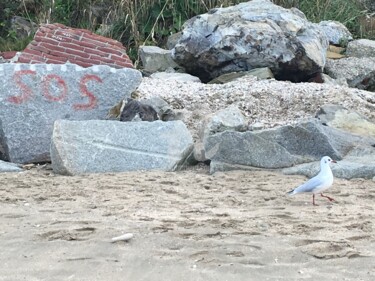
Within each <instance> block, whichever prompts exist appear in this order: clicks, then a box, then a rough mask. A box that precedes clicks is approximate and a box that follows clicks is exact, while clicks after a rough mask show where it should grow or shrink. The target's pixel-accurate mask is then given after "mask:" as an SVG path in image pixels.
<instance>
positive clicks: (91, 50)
mask: <svg viewBox="0 0 375 281" xmlns="http://www.w3.org/2000/svg"><path fill="white" fill-rule="evenodd" d="M83 51H84V52H86V53H88V54H91V55H97V56H100V57H107V58H108V57H109V56H110V54H108V53H104V52H102V51H99V50H95V49H89V48H84V49H83Z"/></svg>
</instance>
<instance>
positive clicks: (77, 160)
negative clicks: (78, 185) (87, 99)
mask: <svg viewBox="0 0 375 281" xmlns="http://www.w3.org/2000/svg"><path fill="white" fill-rule="evenodd" d="M192 148H193V139H192V137H191V135H190V132H189V131H188V129H187V128H186V126H185V124H184V123H183V122H181V121H171V122H162V121H155V122H118V121H108V120H107V121H103V120H91V121H67V120H58V121H56V122H55V126H54V130H53V137H52V145H51V158H52V167H53V170H54V171H55V172H56V173H59V174H67V175H77V174H84V173H104V172H124V171H137V170H162V171H174V170H176V169H178V168H179V167H180V166H181V165H183V164H184V161H185V160H186V158H187V156H188V155H189V154H190V153H191V151H192Z"/></svg>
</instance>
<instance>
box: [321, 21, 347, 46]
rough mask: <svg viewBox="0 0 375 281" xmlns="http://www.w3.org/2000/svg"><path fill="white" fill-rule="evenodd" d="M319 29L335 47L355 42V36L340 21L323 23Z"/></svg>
mask: <svg viewBox="0 0 375 281" xmlns="http://www.w3.org/2000/svg"><path fill="white" fill-rule="evenodd" d="M319 27H320V28H321V29H322V30H323V31H324V33H325V34H326V36H327V38H328V41H329V43H330V44H334V45H344V46H346V44H347V43H348V42H349V41H351V40H353V36H352V34H351V33H350V31H349V30H348V29H347V28H346V26H345V25H343V24H342V23H341V22H338V21H332V20H328V21H321V22H320V23H319Z"/></svg>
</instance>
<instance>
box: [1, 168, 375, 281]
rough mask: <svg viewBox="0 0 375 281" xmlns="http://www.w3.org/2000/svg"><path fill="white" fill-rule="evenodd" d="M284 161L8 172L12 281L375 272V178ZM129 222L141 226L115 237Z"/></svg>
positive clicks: (4, 273) (7, 255)
mask: <svg viewBox="0 0 375 281" xmlns="http://www.w3.org/2000/svg"><path fill="white" fill-rule="evenodd" d="M305 180H306V178H305V177H303V176H286V175H283V174H281V173H280V172H277V171H231V172H225V173H216V174H214V175H210V174H209V173H208V169H207V167H203V166H199V167H198V168H194V169H190V170H187V171H180V172H169V173H166V172H158V171H154V172H129V173H120V174H92V175H85V176H74V177H67V176H60V175H55V174H53V172H52V171H51V170H49V169H48V168H46V167H39V168H38V167H34V168H32V169H31V170H28V171H25V172H22V173H3V174H0V181H1V186H0V202H1V203H0V204H1V208H0V225H1V228H0V248H1V251H0V264H1V265H2V266H1V267H0V280H28V281H33V280H87V281H88V280H90V281H93V280H111V281H115V280H205V281H206V280H320V281H321V280H353V281H354V280H356V281H358V280H375V230H374V217H375V211H374V198H375V181H372V180H362V179H356V180H350V181H348V180H342V179H335V181H334V184H333V186H332V188H331V189H330V190H328V192H327V195H330V196H332V197H333V198H335V199H336V201H335V202H333V203H331V202H329V201H328V200H326V199H325V198H321V197H320V196H319V197H317V204H319V206H315V207H314V206H313V205H312V204H311V201H312V200H311V199H312V198H311V197H312V196H311V195H309V194H306V195H305V194H303V195H297V196H294V197H289V196H286V194H285V193H286V192H287V191H289V190H290V189H292V188H294V187H296V186H298V185H299V184H301V183H302V182H304V181H305ZM125 233H132V234H133V235H134V237H133V238H132V239H131V240H129V241H127V242H124V241H120V242H116V243H111V238H113V237H116V236H120V235H122V234H125Z"/></svg>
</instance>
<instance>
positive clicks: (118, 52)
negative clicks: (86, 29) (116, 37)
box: [96, 47, 123, 56]
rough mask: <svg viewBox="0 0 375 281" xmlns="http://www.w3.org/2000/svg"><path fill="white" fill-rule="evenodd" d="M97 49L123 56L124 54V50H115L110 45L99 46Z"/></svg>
mask: <svg viewBox="0 0 375 281" xmlns="http://www.w3.org/2000/svg"><path fill="white" fill-rule="evenodd" d="M96 49H97V50H99V51H102V52H105V53H109V54H113V55H118V56H122V54H123V52H120V51H117V50H114V49H113V48H110V47H98V48H96Z"/></svg>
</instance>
